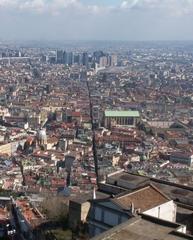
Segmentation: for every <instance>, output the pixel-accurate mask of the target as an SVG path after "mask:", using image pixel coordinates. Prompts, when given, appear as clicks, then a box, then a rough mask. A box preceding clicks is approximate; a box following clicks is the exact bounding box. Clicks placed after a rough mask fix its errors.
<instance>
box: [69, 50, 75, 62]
mask: <svg viewBox="0 0 193 240" xmlns="http://www.w3.org/2000/svg"><path fill="white" fill-rule="evenodd" d="M73 64H74V54H73V52H69V53H68V65H73Z"/></svg>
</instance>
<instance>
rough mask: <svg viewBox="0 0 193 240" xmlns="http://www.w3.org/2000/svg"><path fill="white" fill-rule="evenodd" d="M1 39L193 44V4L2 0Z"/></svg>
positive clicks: (182, 0)
mask: <svg viewBox="0 0 193 240" xmlns="http://www.w3.org/2000/svg"><path fill="white" fill-rule="evenodd" d="M0 39H10V40H11V39H19V40H22V39H31V40H36V39H37V40H71V39H72V40H193V0H0Z"/></svg>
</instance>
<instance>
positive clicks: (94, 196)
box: [93, 187, 96, 200]
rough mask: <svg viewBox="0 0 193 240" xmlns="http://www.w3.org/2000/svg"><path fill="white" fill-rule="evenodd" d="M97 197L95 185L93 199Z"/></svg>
mask: <svg viewBox="0 0 193 240" xmlns="http://www.w3.org/2000/svg"><path fill="white" fill-rule="evenodd" d="M94 199H96V189H95V187H94V188H93V200H94Z"/></svg>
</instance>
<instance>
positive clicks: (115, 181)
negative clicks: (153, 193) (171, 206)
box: [107, 172, 193, 206]
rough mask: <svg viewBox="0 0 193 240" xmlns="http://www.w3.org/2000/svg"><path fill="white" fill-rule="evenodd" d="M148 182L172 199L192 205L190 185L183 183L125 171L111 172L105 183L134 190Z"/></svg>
mask: <svg viewBox="0 0 193 240" xmlns="http://www.w3.org/2000/svg"><path fill="white" fill-rule="evenodd" d="M149 183H150V184H153V185H154V186H156V188H158V189H159V190H160V191H161V192H163V193H164V194H166V196H168V197H169V198H171V199H172V200H174V201H176V202H179V203H182V204H186V205H189V206H193V201H192V199H193V188H192V187H187V186H184V185H180V184H175V183H171V182H166V181H162V180H159V179H154V178H149V177H144V176H140V175H136V174H131V173H127V172H118V173H114V174H111V175H109V176H108V177H107V184H110V185H116V186H118V187H121V188H124V189H125V190H132V191H134V190H135V189H138V188H140V187H142V186H147V185H148V184H149ZM131 184H132V185H134V188H131Z"/></svg>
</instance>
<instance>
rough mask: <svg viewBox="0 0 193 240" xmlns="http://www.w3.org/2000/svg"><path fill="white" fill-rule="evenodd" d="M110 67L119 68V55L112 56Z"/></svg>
mask: <svg viewBox="0 0 193 240" xmlns="http://www.w3.org/2000/svg"><path fill="white" fill-rule="evenodd" d="M110 66H111V67H114V66H117V55H115V54H112V55H111V56H110Z"/></svg>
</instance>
